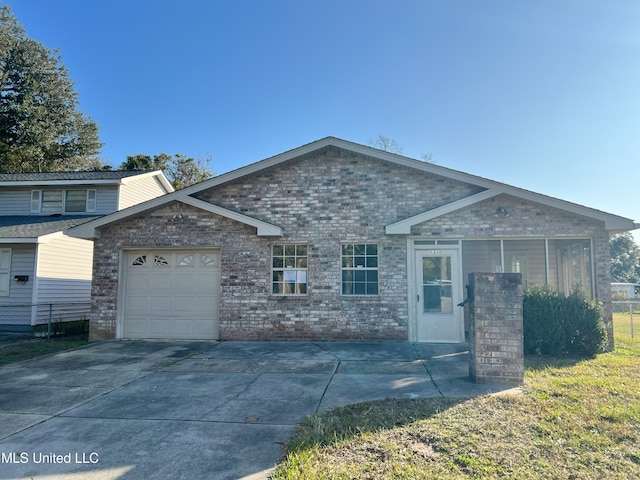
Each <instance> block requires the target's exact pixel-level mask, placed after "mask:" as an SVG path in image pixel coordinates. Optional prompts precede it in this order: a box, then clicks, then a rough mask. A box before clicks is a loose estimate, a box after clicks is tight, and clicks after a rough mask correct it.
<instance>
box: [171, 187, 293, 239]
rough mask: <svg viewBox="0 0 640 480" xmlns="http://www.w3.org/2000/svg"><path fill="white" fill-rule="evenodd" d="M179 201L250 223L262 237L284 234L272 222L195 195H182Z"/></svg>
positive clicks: (237, 220)
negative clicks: (206, 200) (214, 203)
mask: <svg viewBox="0 0 640 480" xmlns="http://www.w3.org/2000/svg"><path fill="white" fill-rule="evenodd" d="M177 200H178V201H179V202H182V203H186V204H187V205H191V206H192V207H196V208H199V209H201V210H205V211H207V212H211V213H214V214H216V215H220V216H221V217H225V218H229V219H231V220H235V221H236V222H240V223H244V224H245V225H250V226H252V227H256V228H257V229H258V236H260V237H281V236H282V228H281V227H278V226H276V225H273V224H271V223H267V222H263V221H262V220H258V219H256V218H253V217H249V216H248V215H243V214H242V213H238V212H234V211H233V210H228V209H226V208H223V207H219V206H217V205H213V204H212V203H209V202H205V201H203V200H198V199H197V198H193V197H189V196H186V197H182V198H179V199H177Z"/></svg>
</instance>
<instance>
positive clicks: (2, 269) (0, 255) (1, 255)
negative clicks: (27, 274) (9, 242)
mask: <svg viewBox="0 0 640 480" xmlns="http://www.w3.org/2000/svg"><path fill="white" fill-rule="evenodd" d="M10 278H11V249H10V248H2V249H0V297H8V296H9V287H10Z"/></svg>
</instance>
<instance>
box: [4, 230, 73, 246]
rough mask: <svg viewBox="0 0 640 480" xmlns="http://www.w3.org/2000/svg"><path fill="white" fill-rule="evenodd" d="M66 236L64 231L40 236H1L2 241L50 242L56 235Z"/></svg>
mask: <svg viewBox="0 0 640 480" xmlns="http://www.w3.org/2000/svg"><path fill="white" fill-rule="evenodd" d="M61 236H64V232H62V231H58V232H52V233H47V234H46V235H41V236H39V237H13V238H0V243H34V244H39V243H49V242H50V241H51V240H53V239H54V238H56V237H61Z"/></svg>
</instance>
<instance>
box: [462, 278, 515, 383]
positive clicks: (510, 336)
mask: <svg viewBox="0 0 640 480" xmlns="http://www.w3.org/2000/svg"><path fill="white" fill-rule="evenodd" d="M469 290H470V292H469V293H470V295H472V299H471V300H470V302H469V375H470V376H471V378H472V379H473V380H474V381H475V383H483V384H486V383H509V384H521V383H522V382H523V380H524V341H523V327H522V275H521V274H520V273H470V274H469Z"/></svg>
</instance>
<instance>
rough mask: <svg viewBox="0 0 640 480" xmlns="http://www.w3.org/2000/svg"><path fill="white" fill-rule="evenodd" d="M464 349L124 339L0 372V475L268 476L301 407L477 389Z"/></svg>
mask: <svg viewBox="0 0 640 480" xmlns="http://www.w3.org/2000/svg"><path fill="white" fill-rule="evenodd" d="M466 348H467V347H466V345H442V344H410V343H402V344H399V343H388V344H379V343H376V344H371V343H364V344H358V343H302V342H222V343H215V342H178V341H171V342H169V341H114V342H102V343H95V344H91V345H89V346H87V347H84V348H80V349H77V350H74V351H70V352H63V353H59V354H56V355H51V356H48V357H44V358H39V359H35V360H30V361H26V362H21V363H18V364H13V365H8V366H6V367H2V368H0V454H1V458H0V480H4V479H10V478H11V479H13V478H41V479H47V480H50V479H53V478H60V479H66V480H76V479H85V478H87V479H141V478H154V479H171V480H174V479H189V480H194V479H237V478H264V477H266V476H267V475H268V472H269V469H271V468H272V467H273V466H274V464H275V463H277V462H278V459H279V457H280V455H281V443H282V442H283V441H285V440H286V439H287V438H288V437H289V436H291V435H292V434H293V431H294V428H295V425H296V424H297V423H298V422H300V421H301V420H302V419H303V418H304V417H305V416H307V415H310V414H313V413H316V412H319V411H323V410H327V409H331V408H333V407H336V406H341V405H346V404H349V403H355V402H362V401H367V400H376V399H383V398H387V397H396V398H418V397H438V396H458V397H460V396H464V397H466V396H474V395H481V394H485V393H488V392H491V391H494V392H495V391H499V390H501V389H504V388H505V387H504V386H498V385H495V386H487V385H475V384H473V383H472V382H471V381H470V380H469V378H468V354H467V351H466Z"/></svg>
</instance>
